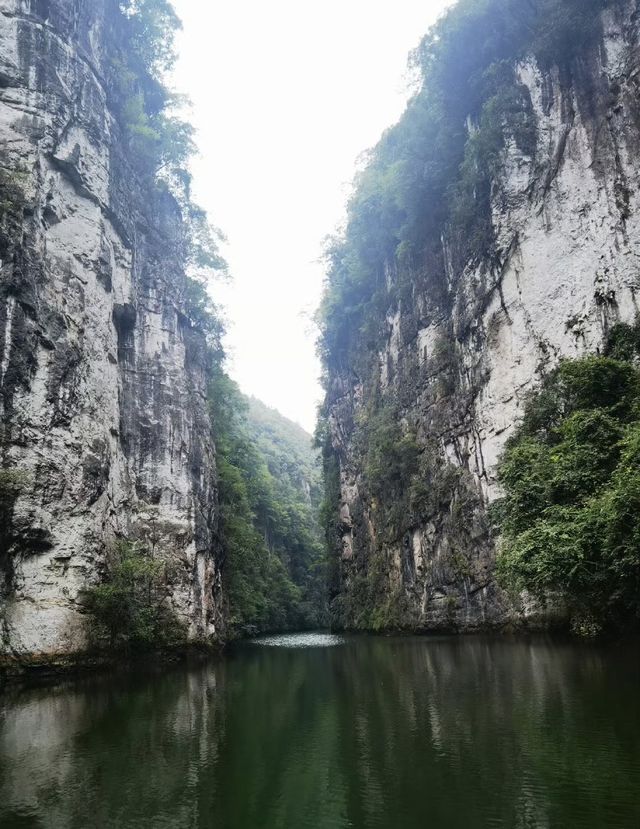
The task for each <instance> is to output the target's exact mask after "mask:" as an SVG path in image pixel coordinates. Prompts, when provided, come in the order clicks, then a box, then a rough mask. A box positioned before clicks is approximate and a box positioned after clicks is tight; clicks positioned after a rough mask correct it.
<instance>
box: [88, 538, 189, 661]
mask: <svg viewBox="0 0 640 829" xmlns="http://www.w3.org/2000/svg"><path fill="white" fill-rule="evenodd" d="M86 607H87V610H88V611H89V613H91V615H92V618H93V628H94V630H93V632H94V636H95V640H96V643H97V644H108V645H109V647H110V648H119V649H125V650H128V649H148V648H152V647H167V646H172V645H178V644H181V643H182V642H184V640H185V638H186V636H185V631H184V629H183V628H182V626H181V625H180V623H179V622H178V620H177V619H176V618H175V616H174V615H173V614H172V612H171V610H170V608H169V606H168V604H167V565H166V563H165V562H163V561H160V560H158V559H155V558H154V556H153V552H152V551H149V550H147V549H145V548H144V547H142V546H140V545H139V544H137V543H134V542H130V541H119V542H117V543H116V544H115V545H114V547H113V549H111V550H110V551H109V554H108V556H107V561H106V573H105V577H104V579H103V581H102V583H101V584H98V585H95V586H94V587H92V588H90V589H89V590H88V591H87V594H86Z"/></svg>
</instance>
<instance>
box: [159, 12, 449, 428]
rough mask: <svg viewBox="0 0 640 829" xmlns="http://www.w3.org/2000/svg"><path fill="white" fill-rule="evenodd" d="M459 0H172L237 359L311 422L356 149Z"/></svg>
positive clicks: (403, 94) (182, 83)
mask: <svg viewBox="0 0 640 829" xmlns="http://www.w3.org/2000/svg"><path fill="white" fill-rule="evenodd" d="M451 2H452V0H394V2H390V0H323V2H310V0H306V2H305V0H270V2H261V0H241V1H240V0H174V6H175V9H176V11H177V12H178V14H179V16H180V17H181V18H182V21H183V26H184V30H183V32H182V33H181V34H180V37H179V40H178V50H179V55H180V59H179V62H178V66H177V68H176V72H175V87H176V89H177V90H178V91H180V92H184V93H186V94H187V95H188V96H189V97H190V98H191V101H192V103H193V110H192V112H191V120H192V122H193V124H194V125H195V127H196V129H197V131H198V135H197V141H198V146H199V148H200V151H201V156H200V157H199V158H197V159H195V160H194V163H193V173H194V192H195V197H196V200H197V201H198V202H199V203H200V204H201V205H202V206H203V207H204V208H206V209H207V211H208V212H209V215H210V218H211V220H212V222H213V223H214V224H215V225H217V226H218V227H220V228H221V229H222V230H223V231H224V233H225V234H226V236H227V237H228V244H227V245H225V246H224V249H223V253H224V255H225V258H226V259H227V261H228V262H229V265H230V271H231V274H232V277H233V282H232V283H231V284H230V285H228V286H225V285H221V284H218V285H214V286H213V287H212V294H213V296H214V299H215V300H216V301H217V302H222V304H223V305H224V306H225V308H226V316H227V319H228V327H229V333H228V335H227V340H226V345H227V350H228V352H229V370H230V373H231V375H232V376H233V377H234V379H236V380H237V381H238V383H239V384H240V386H241V388H242V389H243V391H245V392H247V393H250V394H254V395H255V396H256V397H259V398H260V399H261V400H263V401H264V402H265V403H267V404H268V405H270V406H274V407H275V408H277V409H279V410H280V411H281V412H282V413H283V414H285V415H286V416H287V417H289V418H291V419H292V420H296V421H297V422H298V423H300V424H301V425H302V426H304V427H305V428H306V429H307V430H309V431H313V428H314V423H315V411H316V406H317V404H318V402H319V401H320V398H321V389H320V385H319V382H318V378H319V375H320V367H319V364H318V361H317V359H316V355H315V337H316V333H315V331H314V330H313V326H312V323H311V321H310V317H311V315H312V314H313V311H314V310H315V308H316V306H317V305H318V302H319V298H320V294H321V290H322V278H323V273H322V268H321V266H320V264H319V261H318V260H319V257H320V253H321V250H322V241H323V239H324V238H325V236H327V235H328V234H329V233H332V232H333V231H334V230H335V228H336V226H337V225H338V224H339V223H340V222H341V221H342V218H343V215H344V205H345V201H346V199H347V197H348V193H349V184H350V182H351V179H352V177H353V174H354V171H355V169H356V160H357V158H358V156H359V155H360V154H361V153H362V151H363V150H365V149H367V148H368V147H371V146H373V145H374V144H375V143H376V142H377V140H378V138H379V137H380V135H381V133H382V132H383V130H384V129H385V128H386V127H387V126H389V125H390V124H392V123H393V122H394V121H396V120H397V118H398V117H399V116H400V114H401V112H402V110H403V108H404V105H405V102H406V99H407V96H408V87H409V79H408V75H407V55H408V52H409V51H410V50H411V49H412V48H413V47H414V46H416V45H417V43H418V41H419V40H420V38H421V36H422V35H423V34H424V33H425V32H426V30H427V29H428V28H429V26H430V25H431V24H432V23H433V22H434V21H435V20H436V19H437V17H438V16H439V15H440V13H441V12H442V10H443V9H444V8H446V7H447V6H449V5H451Z"/></svg>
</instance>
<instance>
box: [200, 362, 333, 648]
mask: <svg viewBox="0 0 640 829" xmlns="http://www.w3.org/2000/svg"><path fill="white" fill-rule="evenodd" d="M210 408H211V420H212V424H213V428H214V435H215V438H216V446H217V449H218V476H219V482H220V501H221V518H222V527H221V530H222V538H223V544H224V549H225V553H226V564H225V575H226V584H227V596H228V600H229V605H230V623H231V628H232V631H233V632H234V633H235V634H237V635H243V634H248V633H255V632H262V631H269V630H287V629H293V628H302V627H312V626H318V625H321V624H324V623H325V616H326V610H325V604H326V598H325V580H326V572H325V571H326V568H325V562H324V550H323V546H322V544H321V543H320V530H319V524H318V519H317V511H318V508H319V503H320V499H321V486H320V480H319V470H318V469H317V468H316V463H315V459H314V457H313V453H312V450H311V438H310V436H308V435H306V434H305V433H304V432H303V430H302V429H300V428H299V427H297V426H296V425H295V424H293V423H291V422H290V421H287V420H286V419H285V418H283V417H282V416H281V415H279V414H278V413H277V412H275V411H274V410H272V409H269V408H268V407H266V406H264V405H263V404H262V403H260V402H259V401H257V400H255V399H247V398H244V397H243V395H242V394H241V393H240V391H239V389H238V387H237V386H236V384H235V383H234V382H233V381H232V380H230V378H229V377H228V376H227V375H226V374H225V373H224V371H222V369H221V368H220V367H219V366H218V367H217V368H216V370H215V372H214V378H213V381H212V383H211V387H210Z"/></svg>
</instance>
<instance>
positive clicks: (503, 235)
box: [327, 0, 640, 630]
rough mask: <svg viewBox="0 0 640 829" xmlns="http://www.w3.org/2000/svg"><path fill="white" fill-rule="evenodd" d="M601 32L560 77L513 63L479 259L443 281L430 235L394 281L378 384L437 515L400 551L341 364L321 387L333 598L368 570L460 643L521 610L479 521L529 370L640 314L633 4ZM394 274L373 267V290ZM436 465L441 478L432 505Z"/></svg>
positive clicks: (415, 622)
mask: <svg viewBox="0 0 640 829" xmlns="http://www.w3.org/2000/svg"><path fill="white" fill-rule="evenodd" d="M603 23H604V27H603V31H604V36H603V39H602V42H601V43H600V44H599V46H598V48H597V49H596V50H592V51H590V52H589V53H588V54H585V55H583V56H581V58H580V60H579V61H575V62H574V63H573V64H572V67H571V71H570V72H568V71H564V72H560V71H559V70H558V69H552V70H550V71H546V70H543V69H542V68H541V67H540V66H539V65H538V64H537V63H536V61H535V60H534V59H530V60H527V61H524V62H522V63H521V64H519V65H518V66H517V67H516V74H517V78H518V80H519V82H520V83H521V84H523V85H524V86H525V87H526V90H527V91H528V94H529V96H530V100H531V105H532V111H533V114H534V116H535V121H536V126H537V146H536V148H535V153H533V154H532V155H530V156H528V155H525V154H523V152H521V151H520V150H519V149H518V147H517V144H516V141H515V140H510V141H508V142H507V147H506V150H505V151H504V154H503V163H502V171H501V174H500V175H499V176H498V177H497V178H496V179H495V180H494V181H493V185H492V196H491V204H492V208H491V209H492V223H493V230H494V234H495V238H496V251H497V257H496V261H494V262H491V263H488V262H486V263H483V264H482V265H481V266H479V267H471V266H467V267H466V268H464V269H462V270H460V269H458V270H456V268H455V267H454V266H453V265H452V261H453V259H454V257H453V256H452V255H451V253H452V251H451V244H452V243H451V242H450V241H449V240H447V239H446V238H443V251H442V260H443V262H444V268H443V274H442V275H441V276H438V275H434V274H433V273H430V272H429V266H427V265H425V268H424V271H421V270H416V271H414V272H413V273H411V274H409V277H410V278H409V280H407V279H406V276H407V274H406V273H405V274H403V276H404V277H405V279H404V282H405V283H406V282H407V281H409V282H410V284H411V285H412V290H411V293H410V296H408V297H407V296H406V292H405V294H403V298H402V299H401V300H400V301H399V303H398V304H397V305H396V306H395V307H394V308H393V309H392V310H390V312H389V314H388V316H387V320H386V334H385V336H384V338H383V340H382V341H381V342H380V348H379V354H378V388H379V389H381V391H382V394H383V396H387V397H388V396H392V397H393V398H394V399H395V400H397V401H399V403H400V410H401V413H402V419H403V424H404V426H405V427H409V428H410V429H411V430H412V431H413V433H415V434H416V435H417V439H418V442H419V444H420V445H421V446H422V447H423V449H424V453H425V454H431V455H433V456H434V458H435V457H436V456H437V462H436V460H434V464H435V465H438V467H439V471H436V472H434V474H433V477H432V479H431V480H428V481H427V482H426V485H427V487H428V488H429V487H431V489H432V491H434V492H435V490H437V488H438V486H441V487H442V489H443V492H444V493H445V497H444V501H442V500H441V501H440V503H438V493H437V492H435V498H434V500H435V502H436V504H435V508H433V509H432V510H431V511H428V510H427V511H423V513H422V515H421V516H420V518H419V519H417V520H414V521H413V522H412V525H411V526H410V527H409V528H408V529H407V531H406V532H404V534H403V536H402V537H401V538H397V539H395V540H392V541H389V540H385V538H384V533H383V531H382V528H381V526H382V521H381V518H380V516H381V510H380V505H376V504H375V503H373V502H372V499H371V497H370V496H369V495H368V494H367V492H366V483H365V481H364V475H363V465H364V458H363V457H362V455H361V453H360V450H359V448H358V445H357V441H356V440H355V437H354V436H355V435H356V434H357V424H358V422H359V421H360V422H361V421H362V419H363V418H366V417H367V414H366V412H367V404H368V403H369V400H368V392H367V390H366V388H367V386H366V383H364V382H363V381H362V378H361V377H359V376H358V373H357V368H356V367H354V366H351V367H349V369H348V370H344V371H338V372H334V373H333V375H332V376H331V377H330V383H329V391H328V398H327V402H328V412H329V424H330V429H331V438H332V444H333V448H334V451H335V453H336V455H337V457H338V458H339V461H340V490H341V504H340V515H341V535H342V538H341V545H342V549H341V559H340V565H339V570H340V572H339V581H340V586H339V590H340V594H339V600H340V601H341V602H343V603H345V602H346V603H347V604H348V603H349V602H350V601H351V600H352V599H353V596H354V591H355V590H356V584H357V574H358V573H359V572H360V573H362V572H365V573H366V572H368V573H369V574H370V573H371V568H372V562H373V561H374V560H375V561H376V562H377V563H376V566H377V567H378V568H380V567H382V570H383V571H384V577H385V578H386V580H387V588H386V589H387V592H388V594H389V595H390V596H391V595H393V596H394V597H395V599H396V600H398V599H399V600H400V602H401V606H402V608H403V610H402V614H403V623H404V624H406V625H407V626H409V627H413V628H424V629H437V628H452V627H453V628H458V629H464V630H468V629H474V628H481V627H485V626H488V625H500V624H503V623H506V622H510V621H513V620H514V618H515V619H517V618H518V616H519V615H520V614H522V615H524V616H527V615H529V616H531V615H532V614H534V613H535V612H538V611H534V609H533V608H532V607H527V606H526V603H525V604H524V605H523V606H522V607H520V608H515V609H514V607H513V605H512V604H511V602H510V601H507V599H506V597H505V596H504V595H503V594H501V592H500V590H499V589H498V588H497V587H496V585H495V580H494V562H495V544H494V542H493V541H492V539H491V533H490V530H489V526H488V524H489V522H488V520H487V514H486V510H487V505H488V504H489V503H490V502H491V501H492V500H493V499H494V498H495V497H496V495H497V494H498V489H497V485H496V479H495V471H496V463H497V460H498V457H499V455H500V452H501V450H502V449H503V447H504V445H505V441H506V440H507V438H508V437H509V435H510V434H511V433H512V432H513V429H514V425H515V424H516V423H517V422H518V419H519V417H520V416H521V414H522V410H523V401H524V399H525V396H526V395H527V393H528V392H529V391H530V390H531V389H533V388H535V386H536V385H537V384H538V383H539V382H540V379H541V377H542V376H543V375H544V373H545V372H548V371H549V370H550V369H551V368H552V367H553V366H555V365H556V364H557V363H558V361H559V360H560V359H561V358H562V357H577V356H580V355H583V354H585V353H587V352H594V351H597V350H598V349H599V348H601V346H602V344H603V341H604V338H605V336H606V333H607V330H608V329H609V328H610V327H611V325H612V324H614V323H616V322H617V321H627V322H629V321H633V319H634V317H635V315H636V314H637V313H638V311H639V310H640V308H639V305H638V299H639V296H638V295H639V291H640V213H639V206H640V205H639V199H640V193H639V185H640V167H639V164H638V159H639V158H640V132H639V128H640V47H639V43H638V37H639V14H638V8H637V2H635V0H633V1H632V2H628V3H626V4H623V8H622V9H617V10H616V11H615V12H614V11H609V12H607V13H606V14H605V16H604V18H603ZM397 279H399V274H398V271H397V268H395V267H391V268H390V269H389V273H388V280H389V281H390V282H393V281H394V280H397ZM436 282H438V283H439V284H438V285H435V283H436ZM434 285H435V287H434ZM447 465H450V467H453V471H454V474H455V476H458V477H457V480H458V483H457V484H456V485H455V486H454V487H453V490H452V491H451V489H449V490H448V492H449V495H448V497H447V485H446V482H445V483H443V470H445V472H444V475H445V476H446V469H447ZM427 466H429V464H428V463H427ZM449 471H451V469H450V470H449ZM389 497H391V498H392V497H393V496H392V495H390V496H389ZM380 562H382V565H381V564H380ZM538 610H539V609H538Z"/></svg>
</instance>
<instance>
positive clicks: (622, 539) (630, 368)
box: [495, 325, 640, 632]
mask: <svg viewBox="0 0 640 829" xmlns="http://www.w3.org/2000/svg"><path fill="white" fill-rule="evenodd" d="M639 329H640V326H638V325H636V326H635V328H631V327H630V326H626V327H625V328H623V329H621V328H618V329H616V330H614V331H613V332H612V336H611V337H610V339H609V344H608V347H607V352H608V353H619V354H625V355H627V356H628V357H629V358H631V359H635V358H637V356H638V351H635V352H632V350H631V349H630V347H629V343H630V342H635V337H636V335H637V331H638V330H639ZM630 332H631V334H633V336H628V335H629V334H630ZM622 335H624V337H623V336H622ZM623 340H624V348H623V349H621V348H620V343H621V341H623ZM616 349H618V350H617V351H616ZM498 471H499V480H500V483H501V485H502V487H503V490H504V498H503V499H502V500H501V501H500V502H499V503H498V504H497V506H496V508H495V515H496V516H497V523H498V525H499V527H500V529H501V531H502V542H501V552H500V555H499V558H498V573H499V577H500V579H501V580H502V582H503V584H504V585H505V586H507V587H510V588H514V589H516V590H522V589H527V590H529V591H531V592H532V593H533V594H535V595H538V596H540V597H544V596H545V595H546V594H547V593H549V592H557V593H558V592H559V593H561V594H562V595H564V597H565V599H566V600H567V603H568V605H569V607H570V608H571V610H572V613H573V615H574V617H575V624H574V629H576V630H584V631H590V632H593V630H594V629H595V628H594V625H595V626H596V627H606V626H608V625H624V624H629V623H632V622H634V621H637V620H638V618H639V617H640V525H639V523H638V520H637V516H638V514H639V513H638V509H639V508H640V371H639V370H638V368H637V367H635V366H634V364H633V362H631V361H628V362H624V361H621V360H615V359H612V358H611V357H586V358H584V359H582V360H574V361H566V362H564V363H562V364H561V365H560V366H559V368H558V369H557V370H556V371H555V372H553V374H552V375H551V376H550V377H549V378H548V379H547V381H546V382H545V384H544V386H543V388H542V389H541V390H540V391H539V392H538V393H537V394H535V395H534V396H533V397H532V398H531V399H530V400H529V402H528V405H527V407H526V410H525V416H524V420H523V423H522V425H521V427H520V428H519V429H518V431H517V433H516V434H515V435H514V436H513V437H512V438H511V440H510V441H509V443H508V445H507V448H506V450H505V452H504V455H503V457H502V459H501V461H500V464H499V470H498Z"/></svg>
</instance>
